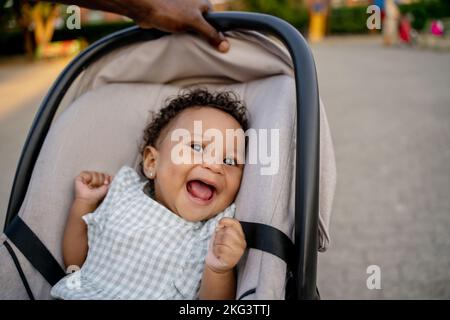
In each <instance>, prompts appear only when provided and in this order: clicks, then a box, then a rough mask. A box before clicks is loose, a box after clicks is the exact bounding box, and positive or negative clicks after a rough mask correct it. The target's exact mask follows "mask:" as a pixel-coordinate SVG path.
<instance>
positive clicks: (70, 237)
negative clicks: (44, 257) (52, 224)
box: [63, 171, 112, 267]
mask: <svg viewBox="0 0 450 320" xmlns="http://www.w3.org/2000/svg"><path fill="white" fill-rule="evenodd" d="M111 180H112V178H111V176H109V175H107V174H104V173H99V172H93V171H83V172H81V173H80V174H79V175H78V176H77V177H76V178H75V199H74V201H73V203H72V207H71V208H70V212H69V217H68V218H67V223H66V228H65V230H64V238H63V259H64V264H65V265H66V267H68V266H71V265H75V266H79V267H81V266H82V265H83V263H84V261H85V260H86V256H87V251H88V239H87V226H86V223H85V222H84V221H83V220H82V219H81V217H82V216H84V215H85V214H87V213H90V212H93V211H94V210H95V209H96V208H97V207H98V205H99V204H100V202H101V201H102V200H103V198H104V197H105V195H106V193H107V192H108V186H109V184H110V182H111Z"/></svg>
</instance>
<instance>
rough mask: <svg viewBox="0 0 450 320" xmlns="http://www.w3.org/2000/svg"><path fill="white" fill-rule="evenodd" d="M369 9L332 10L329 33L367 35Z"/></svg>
mask: <svg viewBox="0 0 450 320" xmlns="http://www.w3.org/2000/svg"><path fill="white" fill-rule="evenodd" d="M366 9H367V7H341V8H332V9H331V11H330V16H329V20H328V31H329V32H330V33H333V34H342V33H366V32H368V29H367V25H366V21H367V18H368V17H369V15H368V14H367V13H366Z"/></svg>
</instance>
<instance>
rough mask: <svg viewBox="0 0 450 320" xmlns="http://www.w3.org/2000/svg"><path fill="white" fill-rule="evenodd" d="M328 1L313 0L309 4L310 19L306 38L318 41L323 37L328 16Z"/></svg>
mask: <svg viewBox="0 0 450 320" xmlns="http://www.w3.org/2000/svg"><path fill="white" fill-rule="evenodd" d="M328 2H329V1H328V0H313V1H312V3H311V4H310V6H309V10H310V14H309V15H310V21H309V33H308V40H309V41H311V42H319V41H321V40H323V38H324V37H325V33H326V26H327V18H328Z"/></svg>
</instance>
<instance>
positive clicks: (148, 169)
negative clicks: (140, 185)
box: [142, 146, 159, 179]
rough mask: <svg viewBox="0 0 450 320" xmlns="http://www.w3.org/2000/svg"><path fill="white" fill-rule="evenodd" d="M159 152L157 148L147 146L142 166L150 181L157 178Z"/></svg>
mask: <svg viewBox="0 0 450 320" xmlns="http://www.w3.org/2000/svg"><path fill="white" fill-rule="evenodd" d="M158 155H159V152H158V150H156V148H155V147H152V146H147V147H145V149H144V154H143V155H142V157H143V159H142V164H143V167H144V174H145V176H146V177H147V178H149V179H154V178H155V176H156V162H157V160H158Z"/></svg>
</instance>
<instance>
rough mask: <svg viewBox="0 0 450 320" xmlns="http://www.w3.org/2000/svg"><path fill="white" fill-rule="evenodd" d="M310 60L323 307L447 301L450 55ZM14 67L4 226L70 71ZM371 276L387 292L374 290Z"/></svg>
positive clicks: (347, 54) (355, 47) (8, 82)
mask: <svg viewBox="0 0 450 320" xmlns="http://www.w3.org/2000/svg"><path fill="white" fill-rule="evenodd" d="M313 53H314V55H315V58H316V64H317V69H318V75H319V85H320V93H321V97H322V99H323V101H324V104H325V108H326V110H327V113H328V118H329V122H330V126H331V130H332V134H333V139H334V144H335V151H336V157H337V169H338V184H337V190H336V196H335V203H334V211H333V215H332V219H331V236H332V243H331V246H330V248H329V250H328V251H327V252H326V253H321V254H319V269H318V278H319V279H318V284H319V289H320V292H321V295H322V298H323V299H399V298H406V299H417V298H447V299H448V298H450V235H449V231H450V197H449V194H450V126H449V121H450V86H449V83H450V54H449V53H437V52H433V51H425V50H410V49H408V48H389V49H387V48H383V47H382V46H381V40H380V39H379V38H358V37H350V38H329V39H327V40H326V41H325V42H324V43H321V44H316V45H313ZM12 66H13V65H11V64H8V65H5V64H0V93H1V95H2V99H1V100H0V154H1V162H0V173H1V175H2V178H1V180H0V220H1V223H0V225H3V221H4V213H5V211H6V204H7V200H8V197H9V192H10V188H11V183H12V178H13V175H14V171H15V167H16V165H17V160H18V158H19V154H20V150H21V148H22V144H23V142H24V140H25V137H26V133H27V132H28V129H29V127H30V125H31V122H32V119H33V117H34V113H35V111H36V109H37V107H38V105H39V101H40V100H41V99H42V97H43V95H44V94H45V92H46V91H47V90H48V88H49V86H50V85H51V82H52V80H53V79H54V78H55V77H56V76H57V74H58V72H59V71H60V70H61V68H62V66H63V63H61V62H41V63H38V64H35V65H32V66H31V65H28V66H24V64H23V63H17V65H16V66H15V67H14V68H13V67H12ZM37 74H40V76H39V77H37V76H35V75H37ZM33 77H34V78H33ZM5 97H6V99H5ZM370 265H377V266H379V267H380V271H381V289H379V290H377V289H374V290H369V289H368V288H367V286H366V279H367V278H368V276H369V274H367V273H366V270H367V267H368V266H370Z"/></svg>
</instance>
